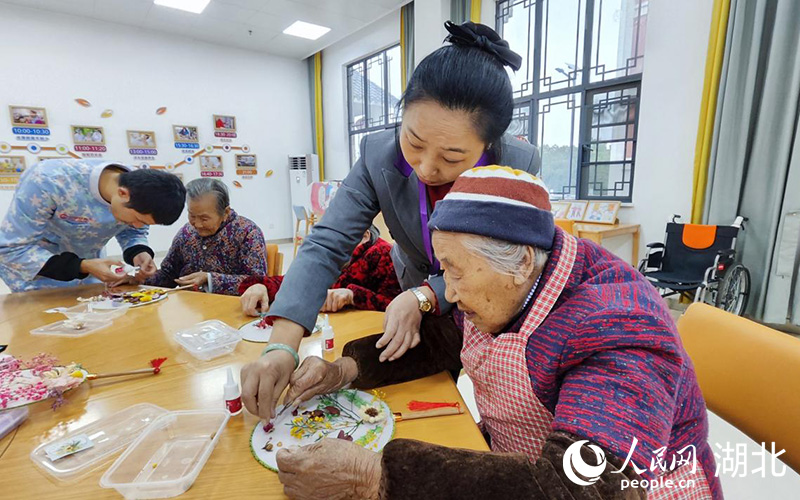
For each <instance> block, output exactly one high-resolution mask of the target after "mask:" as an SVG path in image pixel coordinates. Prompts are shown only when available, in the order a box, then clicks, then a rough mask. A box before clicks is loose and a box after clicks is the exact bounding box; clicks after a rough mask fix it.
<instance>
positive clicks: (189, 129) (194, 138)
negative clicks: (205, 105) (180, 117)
mask: <svg viewBox="0 0 800 500" xmlns="http://www.w3.org/2000/svg"><path fill="white" fill-rule="evenodd" d="M172 135H173V136H174V137H175V142H176V143H193V144H197V143H198V142H200V135H199V134H198V133H197V127H193V126H190V125H173V126H172Z"/></svg>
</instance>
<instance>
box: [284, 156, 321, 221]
mask: <svg viewBox="0 0 800 500" xmlns="http://www.w3.org/2000/svg"><path fill="white" fill-rule="evenodd" d="M289 182H290V183H291V198H292V206H302V207H304V208H305V209H306V211H307V212H309V213H311V184H312V183H314V182H319V156H317V155H315V154H306V155H300V156H291V155H290V156H289Z"/></svg>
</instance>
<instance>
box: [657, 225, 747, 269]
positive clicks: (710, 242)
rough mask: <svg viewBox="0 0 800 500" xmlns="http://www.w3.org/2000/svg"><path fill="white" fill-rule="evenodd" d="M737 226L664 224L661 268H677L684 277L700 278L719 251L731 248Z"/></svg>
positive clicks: (711, 264) (737, 230)
mask: <svg viewBox="0 0 800 500" xmlns="http://www.w3.org/2000/svg"><path fill="white" fill-rule="evenodd" d="M738 232H739V228H737V227H734V226H703V225H700V224H678V223H676V222H670V223H668V224H667V235H666V239H665V241H664V247H665V248H664V258H663V259H662V261H661V262H662V263H661V270H662V271H668V272H669V271H680V272H681V275H683V276H692V277H697V280H698V281H699V280H702V279H703V275H704V274H705V271H706V269H708V268H709V267H711V266H713V265H714V259H715V258H716V256H717V252H719V251H720V250H729V249H731V248H733V244H734V239H735V238H736V235H737V233H738Z"/></svg>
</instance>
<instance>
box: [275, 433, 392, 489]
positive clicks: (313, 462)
mask: <svg viewBox="0 0 800 500" xmlns="http://www.w3.org/2000/svg"><path fill="white" fill-rule="evenodd" d="M276 458H277V460H278V470H279V471H280V472H278V478H279V479H280V480H281V483H283V492H284V493H285V494H286V496H288V497H289V498H292V499H307V498H308V499H312V498H313V499H317V498H366V499H375V498H378V490H379V488H380V482H381V456H380V454H378V453H375V452H374V451H369V450H365V449H364V448H362V447H360V446H358V445H357V444H355V443H352V442H350V441H345V440H343V439H322V440H320V441H319V442H317V443H314V444H310V445H308V446H303V447H302V448H295V449H287V448H283V449H281V450H279V451H278V454H277V456H276Z"/></svg>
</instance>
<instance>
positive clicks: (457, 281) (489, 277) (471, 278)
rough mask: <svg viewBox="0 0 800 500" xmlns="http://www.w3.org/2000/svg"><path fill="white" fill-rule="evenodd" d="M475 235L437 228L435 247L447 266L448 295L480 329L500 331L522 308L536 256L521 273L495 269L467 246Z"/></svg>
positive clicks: (445, 279)
mask: <svg viewBox="0 0 800 500" xmlns="http://www.w3.org/2000/svg"><path fill="white" fill-rule="evenodd" d="M474 237H475V236H472V235H469V234H460V233H448V232H443V231H436V232H434V233H433V247H434V249H435V251H436V257H437V258H438V259H439V262H440V263H441V265H442V269H443V270H444V281H445V284H446V285H447V288H446V290H445V298H446V299H447V300H448V302H452V303H454V304H456V305H458V309H459V310H460V311H461V312H463V313H464V315H465V316H466V318H467V319H468V320H470V321H471V322H472V323H473V324H474V325H475V326H476V327H477V328H478V329H479V330H481V331H483V332H486V333H499V332H501V331H502V329H503V327H505V326H506V325H508V323H510V322H511V321H512V320H513V319H514V318H515V317H516V316H517V314H518V313H519V312H520V309H521V308H522V305H523V303H524V302H525V298H526V297H527V295H528V292H530V289H531V287H532V286H533V282H534V280H535V279H536V275H535V274H534V256H533V252H532V251H531V255H530V256H529V259H528V260H529V262H527V263H526V264H523V265H522V266H521V269H520V270H521V273H520V274H521V276H509V275H507V274H503V273H500V272H498V271H496V270H495V269H494V268H493V267H492V266H491V264H490V263H489V262H488V261H487V260H486V259H485V258H483V257H480V256H477V255H475V254H474V253H472V252H471V251H469V250H468V249H467V248H466V247H465V246H464V241H465V240H466V239H467V238H474Z"/></svg>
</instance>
